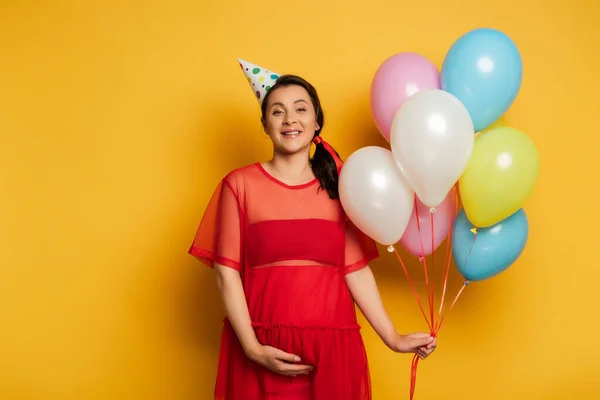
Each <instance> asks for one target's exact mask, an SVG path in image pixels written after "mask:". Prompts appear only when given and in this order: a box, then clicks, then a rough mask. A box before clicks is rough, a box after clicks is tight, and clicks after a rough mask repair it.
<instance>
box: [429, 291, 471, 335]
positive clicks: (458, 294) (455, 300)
mask: <svg viewBox="0 0 600 400" xmlns="http://www.w3.org/2000/svg"><path fill="white" fill-rule="evenodd" d="M468 285H469V281H465V283H463V285H462V286H461V288H460V290H459V291H458V293H457V294H456V297H455V298H454V301H453V302H452V304H451V305H450V308H449V309H448V311H447V312H450V311H452V309H453V308H454V305H455V304H456V302H457V301H458V298H459V297H460V295H461V294H462V292H463V291H464V290H465V288H466V287H467V286H468ZM445 316H446V313H444V315H442V318H441V319H440V322H439V324H438V326H437V328H436V330H435V333H436V335H437V333H438V332H439V331H440V329H442V323H443V322H444V317H445Z"/></svg>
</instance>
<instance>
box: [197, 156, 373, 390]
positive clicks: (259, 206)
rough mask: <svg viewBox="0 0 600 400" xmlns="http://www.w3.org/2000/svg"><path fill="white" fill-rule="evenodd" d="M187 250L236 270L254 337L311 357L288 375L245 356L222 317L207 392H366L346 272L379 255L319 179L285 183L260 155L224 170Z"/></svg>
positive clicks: (365, 373)
mask: <svg viewBox="0 0 600 400" xmlns="http://www.w3.org/2000/svg"><path fill="white" fill-rule="evenodd" d="M189 253H190V254H192V255H194V256H196V257H197V258H198V259H200V260H201V261H203V262H204V263H205V264H207V265H209V266H212V263H213V262H217V263H219V264H222V265H224V266H227V267H229V268H233V269H235V270H237V271H239V272H240V275H241V277H242V281H243V284H244V290H245V294H246V298H247V302H248V308H249V311H250V317H251V319H252V325H253V327H254V330H255V332H256V335H257V338H258V340H259V342H260V343H261V344H263V345H270V346H274V347H276V348H279V349H281V350H283V351H286V352H288V353H292V354H296V355H299V356H300V357H301V359H302V361H301V363H302V364H309V365H312V366H314V367H315V369H314V371H313V372H311V373H310V374H308V375H305V376H301V377H286V376H283V375H280V374H277V373H274V372H271V371H269V370H268V369H266V368H264V367H262V366H260V365H259V364H257V363H255V362H253V361H252V360H250V359H248V358H247V357H246V355H245V353H244V351H243V349H242V347H241V345H240V343H239V341H238V338H237V336H236V334H235V332H234V331H233V328H232V327H231V324H230V323H229V321H228V320H227V318H226V319H225V320H224V326H223V331H222V337H221V349H220V356H219V365H218V370H217V381H216V385H215V399H219V400H262V399H288V400H291V399H298V400H300V399H303V400H304V399H306V400H308V399H312V400H337V399H339V400H370V399H371V386H370V379H369V369H368V364H367V355H366V351H365V347H364V344H363V341H362V337H361V334H360V331H359V330H360V326H359V325H358V323H357V318H356V312H355V307H354V301H353V299H352V297H351V294H350V292H349V290H348V287H347V285H346V283H345V280H344V275H345V274H348V273H350V272H353V271H356V270H358V269H361V268H363V267H365V266H366V265H367V263H368V262H369V261H370V260H372V259H374V258H376V257H378V255H379V253H378V252H377V247H376V244H375V242H374V241H373V240H371V239H370V238H368V237H367V236H366V235H364V234H362V233H361V232H360V231H359V230H358V229H357V228H356V227H354V225H352V224H351V223H349V222H347V219H346V218H345V214H344V212H343V209H342V207H341V204H340V202H339V200H331V199H330V198H329V196H328V194H327V192H326V191H325V190H324V189H320V187H319V182H318V180H316V179H315V180H313V181H311V182H309V183H306V184H303V185H296V186H290V185H287V184H285V183H283V182H281V181H279V180H277V179H276V178H274V177H273V176H271V175H270V174H269V173H268V172H267V171H266V170H265V169H264V168H263V167H262V165H261V164H260V163H255V164H251V165H248V166H245V167H242V168H239V169H236V170H234V171H232V172H230V173H229V174H228V175H227V176H226V177H225V178H224V179H223V180H222V181H221V182H220V184H219V186H218V187H217V190H216V191H215V193H214V195H213V197H212V198H211V200H210V203H209V205H208V207H207V209H206V211H205V214H204V217H203V218H202V222H201V223H200V226H199V228H198V231H197V234H196V236H195V239H194V242H193V244H192V246H191V248H190V250H189Z"/></svg>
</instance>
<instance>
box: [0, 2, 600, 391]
mask: <svg viewBox="0 0 600 400" xmlns="http://www.w3.org/2000/svg"><path fill="white" fill-rule="evenodd" d="M569 3H570V5H568V4H569ZM559 4H560V5H559ZM599 4H600V3H598V2H594V1H592V0H588V1H585V0H575V1H572V2H566V1H563V2H558V1H554V2H548V1H542V0H534V1H529V2H525V1H523V0H505V1H501V2H481V1H479V0H461V1H447V0H430V1H427V2H423V1H413V2H402V1H379V0H372V1H368V2H362V3H358V2H357V3H351V2H348V1H328V0H318V1H315V0H306V1H301V2H267V1H236V2H227V1H223V2H217V1H214V2H213V1H211V2H205V1H190V0H170V1H129V2H122V1H116V0H112V1H76V0H72V1H53V2H51V1H42V0H38V1H33V0H29V1H19V2H17V1H2V2H1V3H0V34H1V37H2V40H0V135H1V136H0V137H1V141H0V185H1V186H0V188H1V192H0V210H1V211H0V243H1V244H0V246H1V247H0V257H1V258H0V268H1V270H0V398H1V399H7V400H9V399H11V400H12V399H19V400H21V399H36V400H37V399H40V400H41V399H60V400H74V399H77V400H80V399H86V400H92V399H94V400H95V399H115V400H120V399H145V400H151V399H181V400H183V399H209V398H210V397H211V393H212V389H213V383H214V378H215V367H216V361H217V351H218V343H219V332H220V327H221V324H220V320H221V317H222V309H221V308H220V306H219V300H218V296H217V292H216V289H215V287H214V286H215V285H214V282H213V276H212V272H211V271H210V270H209V269H208V268H205V267H203V266H201V265H200V264H199V263H198V262H197V261H195V260H194V259H192V258H191V257H190V256H188V255H187V254H186V252H187V249H188V246H189V244H190V242H191V239H192V237H193V234H194V233H195V230H196V227H197V224H198V222H199V220H200V218H201V216H202V212H203V208H204V206H205V205H206V203H207V202H208V199H209V196H210V194H211V193H212V190H213V189H214V187H215V185H216V183H217V182H218V180H219V179H220V178H221V177H222V176H223V175H224V174H225V173H226V172H227V171H229V170H230V169H232V168H235V167H238V166H241V165H244V164H247V163H250V162H254V161H256V160H264V159H267V158H268V157H269V156H270V142H269V141H268V139H266V138H265V137H264V135H262V134H261V132H260V126H259V110H258V105H257V102H256V100H255V99H254V98H253V96H252V93H251V91H250V88H249V86H248V83H247V82H246V80H245V79H244V78H243V76H242V73H241V71H240V69H239V66H238V65H237V63H236V58H237V57H241V58H244V59H247V60H249V61H251V62H254V63H257V64H259V65H262V66H265V67H267V68H270V69H272V70H275V71H278V72H294V73H298V74H301V75H303V76H305V77H307V78H308V79H309V80H310V81H312V82H313V83H314V84H315V85H316V86H317V88H318V89H319V91H320V94H321V96H322V101H323V103H324V106H325V110H326V113H327V122H326V126H325V132H324V134H325V135H326V137H327V138H328V139H329V140H330V141H331V143H332V144H333V145H334V146H335V147H336V148H337V149H338V150H339V151H340V153H341V154H342V155H343V157H344V158H345V157H348V155H350V154H351V152H352V151H354V150H356V149H358V148H359V147H361V146H365V145H371V144H375V145H385V142H384V141H383V140H382V138H381V137H380V135H379V134H378V133H377V131H376V129H375V127H374V123H373V122H372V119H371V116H370V110H369V103H368V93H369V87H370V80H371V78H372V76H373V74H374V73H375V70H376V69H377V67H378V66H379V65H380V63H381V62H382V61H383V60H384V59H385V58H387V57H389V56H391V55H392V54H395V53H397V52H402V51H415V52H419V53H421V54H423V55H425V56H426V57H429V58H430V59H431V60H432V61H434V62H435V63H436V65H438V66H440V65H441V62H442V60H443V57H444V55H445V53H446V51H447V49H448V47H449V46H450V45H451V44H452V43H453V41H454V40H456V39H457V38H458V37H459V36H460V35H461V34H463V33H465V32H466V31H468V30H470V29H472V28H476V27H480V26H491V27H495V28H498V29H501V30H503V31H504V32H506V33H508V34H509V35H510V36H511V37H512V38H513V39H514V40H515V42H516V43H517V45H518V47H519V49H520V50H521V52H522V55H523V61H524V81H523V86H522V89H521V92H520V94H519V96H518V98H517V100H516V102H515V103H514V105H513V107H512V108H511V110H510V111H509V113H508V114H507V116H506V122H507V124H508V125H509V126H514V127H517V128H519V129H522V130H523V131H524V132H526V133H528V134H529V135H531V137H532V138H533V139H534V141H535V143H536V145H537V146H538V150H539V152H540V156H541V176H540V179H539V181H538V185H537V186H536V189H535V191H534V193H533V195H532V197H531V198H530V200H529V201H528V202H527V204H526V211H527V214H528V216H529V218H530V223H531V225H530V226H531V236H530V240H529V242H528V245H527V248H526V251H525V253H524V254H523V256H522V257H521V258H520V260H519V261H518V262H517V263H516V264H515V265H514V266H513V267H512V268H510V269H509V270H508V271H506V272H505V273H503V274H502V275H500V276H498V277H497V278H494V279H491V280H489V281H485V282H482V283H479V284H473V285H471V286H469V287H468V289H467V291H466V292H465V294H464V296H463V297H462V298H461V299H460V301H459V303H458V305H457V308H456V309H455V310H454V311H453V312H452V313H451V314H450V315H449V317H448V319H447V320H446V322H445V325H444V329H443V330H442V334H441V337H440V345H439V349H438V351H437V352H436V353H435V354H434V356H432V357H431V358H430V359H428V360H427V361H426V362H424V363H422V364H421V365H420V369H419V378H418V385H417V399H528V400H531V399H545V400H547V399H592V398H598V397H599V396H600V381H599V378H598V373H599V372H600V346H599V345H598V344H597V343H596V337H597V329H598V314H599V313H598V308H597V304H598V297H597V294H598V280H599V279H600V272H599V268H598V260H597V259H596V258H595V257H594V255H596V254H598V253H597V251H596V250H597V247H598V245H597V243H598V233H597V232H598V231H597V226H598V223H599V222H600V221H599V218H598V217H599V215H598V214H599V213H598V203H597V196H592V191H593V190H596V187H597V185H595V184H594V175H595V174H594V172H596V173H597V171H598V170H599V169H600V168H599V164H600V163H599V157H598V140H597V137H598V135H599V132H600V131H599V130H598V124H597V114H598V110H599V108H600V103H599V101H598V93H599V92H600V83H599V82H600V81H599V79H598V65H599V61H600V60H599V57H598V48H599V47H600V38H599V36H600V35H599V34H600V30H599V28H598V18H599V17H600V6H599ZM436 264H437V265H441V262H436ZM410 268H411V271H412V272H413V276H415V277H417V276H422V273H421V274H420V273H419V270H418V266H417V265H416V264H415V263H414V260H413V261H411V264H410ZM373 269H374V271H375V272H376V275H377V279H378V282H379V284H380V288H381V291H382V296H383V298H384V300H385V303H386V305H387V307H388V310H389V312H390V314H391V316H392V318H393V319H394V321H395V322H396V324H397V326H398V328H399V329H400V330H401V331H403V332H408V331H415V330H423V329H425V326H424V324H423V320H422V317H421V316H420V313H419V311H418V309H417V307H416V305H415V304H416V303H415V301H414V299H413V297H412V295H411V294H410V291H409V289H408V286H407V285H406V282H405V279H404V277H403V274H402V273H401V271H400V269H399V265H398V263H397V261H396V260H395V259H394V258H393V256H392V255H391V254H389V253H387V252H385V250H384V249H382V257H381V259H380V260H378V261H377V262H375V263H374V264H373ZM453 278H454V279H453V280H452V294H454V293H455V292H456V289H457V288H458V285H459V283H460V281H459V279H458V277H456V276H454V277H453ZM420 283H422V282H421V281H420ZM420 287H422V285H420ZM363 326H364V329H363V332H364V337H365V340H366V342H367V346H368V352H369V357H370V361H371V366H372V367H371V368H372V379H373V386H374V398H375V399H376V400H382V399H398V398H407V395H408V382H409V379H408V378H409V376H408V372H409V365H410V356H407V355H398V354H394V353H392V352H391V351H389V350H387V349H386V348H385V347H384V346H383V344H381V342H380V341H378V340H377V339H376V337H375V335H374V334H373V332H372V330H371V328H370V327H369V326H368V325H366V324H363Z"/></svg>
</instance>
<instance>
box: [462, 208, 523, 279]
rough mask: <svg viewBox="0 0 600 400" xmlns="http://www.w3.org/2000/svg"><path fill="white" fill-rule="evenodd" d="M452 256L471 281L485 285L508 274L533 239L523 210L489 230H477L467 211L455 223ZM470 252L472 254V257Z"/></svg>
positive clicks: (466, 277)
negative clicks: (475, 236)
mask: <svg viewBox="0 0 600 400" xmlns="http://www.w3.org/2000/svg"><path fill="white" fill-rule="evenodd" d="M453 229H454V233H453V235H452V256H453V258H454V262H455V263H456V267H457V268H458V271H459V272H460V273H461V274H462V276H463V277H464V278H465V279H467V280H468V281H481V280H484V279H488V278H491V277H493V276H495V275H498V274H499V273H501V272H503V271H504V270H506V269H507V268H508V267H510V266H511V265H512V264H513V263H514V262H515V261H516V260H517V258H519V256H520V255H521V253H522V252H523V249H524V248H525V244H526V243H527V238H528V235H529V224H528V222H527V216H526V215H525V211H523V209H522V208H521V209H519V210H518V211H517V212H515V213H514V214H512V215H511V216H510V217H508V218H506V219H504V220H502V221H500V222H498V223H497V224H495V225H492V226H490V227H487V228H478V229H477V238H476V239H475V241H473V239H474V235H475V234H474V233H473V232H472V231H471V229H473V224H472V223H471V222H470V221H469V220H468V219H467V217H466V214H465V211H464V209H463V210H461V212H460V213H459V215H458V217H457V218H456V221H455V223H454V228H453ZM469 252H470V254H469Z"/></svg>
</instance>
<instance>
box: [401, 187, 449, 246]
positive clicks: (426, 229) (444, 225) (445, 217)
mask: <svg viewBox="0 0 600 400" xmlns="http://www.w3.org/2000/svg"><path fill="white" fill-rule="evenodd" d="M454 192H455V190H454V189H452V190H450V193H448V196H446V199H445V200H444V202H443V203H442V204H441V205H440V206H439V207H438V208H436V210H435V213H433V250H432V248H431V234H432V226H431V213H430V211H429V207H427V206H426V205H425V204H423V202H421V200H420V199H419V198H417V207H416V209H415V207H413V212H412V215H411V217H410V221H409V223H408V226H407V227H406V230H405V231H404V235H402V239H400V245H401V246H402V247H403V248H404V249H405V250H406V251H407V252H408V253H409V254H412V255H414V256H417V257H420V256H428V255H430V254H431V253H432V252H433V251H435V249H437V248H438V247H439V246H440V244H441V243H442V242H443V241H444V239H445V238H446V236H447V235H448V232H449V231H450V226H451V225H452V221H451V219H452V216H453V215H454V207H455V205H454ZM417 215H418V218H419V223H418V224H417ZM419 228H420V234H419ZM421 243H422V244H423V247H421Z"/></svg>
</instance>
